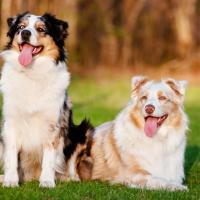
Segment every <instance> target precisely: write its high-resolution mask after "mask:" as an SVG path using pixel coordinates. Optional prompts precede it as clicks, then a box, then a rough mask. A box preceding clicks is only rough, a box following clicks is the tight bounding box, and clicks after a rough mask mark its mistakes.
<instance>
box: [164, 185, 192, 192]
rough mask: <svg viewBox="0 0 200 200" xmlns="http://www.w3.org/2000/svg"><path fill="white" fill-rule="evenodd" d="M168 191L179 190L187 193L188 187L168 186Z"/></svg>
mask: <svg viewBox="0 0 200 200" xmlns="http://www.w3.org/2000/svg"><path fill="white" fill-rule="evenodd" d="M168 189H169V190H171V191H176V190H181V191H188V187H187V186H185V185H181V184H172V185H169V186H168Z"/></svg>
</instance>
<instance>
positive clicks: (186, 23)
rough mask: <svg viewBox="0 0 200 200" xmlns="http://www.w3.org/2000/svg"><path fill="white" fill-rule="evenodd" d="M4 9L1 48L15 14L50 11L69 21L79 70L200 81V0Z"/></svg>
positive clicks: (8, 0)
mask: <svg viewBox="0 0 200 200" xmlns="http://www.w3.org/2000/svg"><path fill="white" fill-rule="evenodd" d="M0 11H1V12H0V13H1V14H0V48H1V49H2V48H3V46H4V45H5V44H6V40H7V39H6V32H7V23H6V19H7V18H8V17H9V16H13V15H16V14H17V13H21V12H24V11H30V12H32V13H34V14H36V15H42V14H43V13H44V12H50V13H52V14H55V15H56V16H57V17H59V18H61V19H63V20H66V21H68V23H69V37H68V40H67V42H66V46H67V50H68V64H69V66H70V70H71V71H73V72H74V73H81V74H87V75H91V74H94V75H96V74H99V73H100V72H102V71H104V72H105V71H106V74H107V73H108V74H109V72H108V71H111V72H112V74H119V72H120V74H122V72H123V74H125V73H127V72H128V73H130V71H131V73H132V74H133V73H140V74H141V73H142V74H143V73H144V74H150V75H151V76H153V77H160V76H165V75H168V76H175V77H177V78H186V79H189V80H190V81H191V82H192V83H193V84H199V82H200V81H199V78H198V77H199V76H200V51H199V49H200V0H137V1H134V0H60V1H58V0H26V1H24V0H0ZM97 72H98V73H97Z"/></svg>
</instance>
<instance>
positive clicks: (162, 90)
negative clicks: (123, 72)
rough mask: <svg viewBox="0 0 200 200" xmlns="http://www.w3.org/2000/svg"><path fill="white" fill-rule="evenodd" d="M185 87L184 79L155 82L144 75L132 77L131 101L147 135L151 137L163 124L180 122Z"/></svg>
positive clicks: (171, 124)
mask: <svg viewBox="0 0 200 200" xmlns="http://www.w3.org/2000/svg"><path fill="white" fill-rule="evenodd" d="M185 88H186V81H177V80H174V79H165V80H162V81H161V82H157V83H156V82H153V81H150V80H148V79H147V78H146V77H142V76H138V77H133V79H132V101H133V102H134V105H135V108H137V109H136V110H137V111H138V112H139V113H140V115H139V116H140V118H142V119H140V124H142V127H143V128H144V132H145V134H146V135H147V136H149V137H153V136H154V135H155V134H156V133H157V132H158V130H159V129H160V128H161V127H162V126H164V125H167V126H168V125H170V126H172V127H175V126H179V125H180V124H181V110H182V107H183V100H184V95H185ZM133 114H134V113H133Z"/></svg>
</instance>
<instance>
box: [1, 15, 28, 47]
mask: <svg viewBox="0 0 200 200" xmlns="http://www.w3.org/2000/svg"><path fill="white" fill-rule="evenodd" d="M28 13H29V12H24V13H22V14H18V15H17V16H15V17H9V18H8V19H7V24H8V27H9V30H8V32H7V36H8V37H9V39H10V40H9V42H8V43H7V45H6V46H5V50H7V49H10V48H12V42H13V39H14V36H15V34H16V33H17V32H18V24H19V23H20V22H21V19H22V18H23V17H24V16H25V15H27V14H28Z"/></svg>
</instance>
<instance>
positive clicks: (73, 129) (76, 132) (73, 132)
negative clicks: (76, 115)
mask: <svg viewBox="0 0 200 200" xmlns="http://www.w3.org/2000/svg"><path fill="white" fill-rule="evenodd" d="M88 131H90V133H89V134H91V135H90V136H87V135H86V134H87V133H88ZM93 131H94V128H93V126H92V125H91V124H90V122H89V121H88V120H86V119H85V120H83V121H82V122H81V123H80V124H79V125H75V124H74V123H73V119H72V111H70V117H69V130H68V137H67V138H66V139H65V149H64V154H65V158H66V160H69V159H70V157H71V155H72V154H73V153H74V152H75V150H76V147H77V145H78V144H86V152H84V154H86V155H87V156H90V149H91V145H92V144H91V141H92V140H90V139H89V138H88V137H92V133H93Z"/></svg>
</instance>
